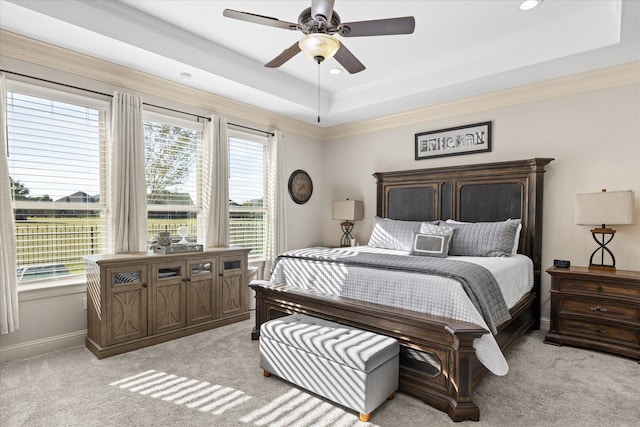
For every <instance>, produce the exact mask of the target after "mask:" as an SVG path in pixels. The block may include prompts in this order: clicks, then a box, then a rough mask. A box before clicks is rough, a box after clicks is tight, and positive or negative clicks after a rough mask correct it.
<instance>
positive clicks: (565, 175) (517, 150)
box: [324, 83, 640, 317]
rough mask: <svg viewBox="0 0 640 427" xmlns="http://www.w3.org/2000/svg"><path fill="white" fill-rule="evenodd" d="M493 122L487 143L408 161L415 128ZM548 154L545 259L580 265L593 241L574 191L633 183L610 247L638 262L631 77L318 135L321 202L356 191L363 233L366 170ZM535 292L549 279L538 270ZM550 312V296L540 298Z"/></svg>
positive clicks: (369, 198) (638, 167) (637, 151)
mask: <svg viewBox="0 0 640 427" xmlns="http://www.w3.org/2000/svg"><path fill="white" fill-rule="evenodd" d="M489 120H490V121H492V122H493V129H492V131H493V137H492V151H491V152H490V153H478V154H468V155H463V156H453V157H444V158H436V159H428V160H418V161H416V160H414V147H413V144H414V134H415V133H419V132H424V131H429V130H435V129H442V128H447V127H452V126H456V125H463V124H468V123H475V122H481V121H489ZM532 157H551V158H554V159H555V160H554V161H553V162H551V163H550V164H549V165H548V166H547V168H546V170H547V172H546V174H545V186H544V191H545V194H544V212H543V224H544V230H543V247H542V265H543V268H545V269H546V268H547V267H548V266H551V265H552V263H553V260H554V259H556V258H559V259H567V260H569V261H571V264H572V265H583V266H584V265H586V264H588V260H589V256H590V255H591V252H592V251H593V250H594V249H595V248H596V244H595V242H594V241H593V239H592V237H591V233H590V232H589V229H590V227H585V226H578V225H575V224H574V218H573V201H574V195H575V194H576V193H585V192H597V191H600V190H601V189H602V188H606V189H608V190H610V191H614V190H633V191H634V192H635V197H636V204H635V205H636V208H635V213H636V224H635V225H624V226H617V227H615V228H616V229H617V233H616V235H615V239H614V240H613V241H612V243H611V244H610V248H611V249H612V251H613V253H614V254H615V256H616V264H617V266H618V268H620V269H630V270H640V215H639V209H640V84H638V83H632V84H625V85H622V86H615V87H611V88H607V89H597V90H592V91H589V92H586V93H578V94H572V95H566V96H560V97H557V98H550V99H545V100H541V101H535V102H526V103H523V104H519V105H510V106H508V107H503V108H494V109H489V110H485V111H481V112H472V113H467V114H462V115H457V116H456V115H450V116H449V117H446V118H440V119H437V120H431V121H430V120H428V117H425V120H424V121H423V122H420V123H416V124H411V125H403V126H401V127H399V128H393V129H388V130H383V131H377V132H373V133H366V134H359V135H354V136H349V137H342V138H337V139H334V140H331V141H328V142H327V143H326V148H325V173H324V176H325V185H326V187H327V189H328V190H327V197H328V199H327V201H326V202H325V205H327V206H328V205H329V204H330V200H331V199H332V198H333V199H343V198H347V197H348V198H354V199H359V200H363V201H364V204H365V219H364V220H363V221H361V222H357V223H356V226H355V235H356V237H357V239H358V240H359V241H361V242H366V240H367V239H368V236H369V234H370V232H371V227H372V217H373V216H374V215H375V208H376V205H375V180H374V178H373V177H372V174H373V173H374V172H379V171H392V170H404V169H422V168H430V167H439V166H450V165H457V164H467V163H485V162H494V161H506V160H518V159H528V158H532ZM324 229H325V233H324V236H325V241H324V243H326V244H331V243H334V242H336V241H338V239H339V238H340V231H339V226H338V224H337V221H331V220H330V219H328V217H325V221H324ZM542 284H543V298H542V299H543V301H544V300H546V298H547V296H548V290H549V285H550V280H549V277H548V275H547V274H543V282H542ZM543 316H544V317H548V302H547V303H545V305H544V307H543Z"/></svg>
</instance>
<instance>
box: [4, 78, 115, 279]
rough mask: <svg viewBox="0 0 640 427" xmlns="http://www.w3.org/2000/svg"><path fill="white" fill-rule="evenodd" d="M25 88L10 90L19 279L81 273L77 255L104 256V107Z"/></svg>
mask: <svg viewBox="0 0 640 427" xmlns="http://www.w3.org/2000/svg"><path fill="white" fill-rule="evenodd" d="M25 92H30V93H22V92H19V91H8V92H7V159H8V165H9V175H10V184H11V188H12V195H13V200H14V207H15V210H14V213H15V220H16V221H15V223H16V246H17V263H18V278H19V280H21V281H26V280H30V279H51V278H55V277H59V276H66V275H69V274H74V273H81V272H83V271H84V270H85V263H84V261H83V259H82V257H83V256H85V255H87V254H96V253H102V252H103V251H104V249H105V243H106V239H105V230H106V228H105V213H106V205H105V196H104V194H105V189H106V182H105V174H104V171H105V162H106V155H105V154H106V152H105V147H106V109H107V104H106V103H102V102H99V101H95V100H93V99H89V98H87V99H86V100H83V99H82V98H80V97H74V99H75V101H74V102H66V100H67V99H69V95H66V94H63V93H57V92H55V91H51V90H42V91H39V90H38V88H32V89H31V90H29V91H25ZM40 93H42V95H40V96H39V94H40ZM83 101H85V102H83Z"/></svg>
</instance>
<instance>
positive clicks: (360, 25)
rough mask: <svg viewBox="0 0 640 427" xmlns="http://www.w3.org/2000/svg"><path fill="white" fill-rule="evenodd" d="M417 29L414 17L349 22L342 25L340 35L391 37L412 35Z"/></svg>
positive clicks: (339, 30)
mask: <svg viewBox="0 0 640 427" xmlns="http://www.w3.org/2000/svg"><path fill="white" fill-rule="evenodd" d="M415 27H416V20H415V18H414V17H413V16H405V17H402V18H388V19H377V20H373V21H359V22H348V23H346V24H342V25H340V28H339V29H338V33H339V34H340V35H341V36H343V37H365V36H391V35H394V34H411V33H413V30H414V29H415Z"/></svg>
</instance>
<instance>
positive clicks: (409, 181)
mask: <svg viewBox="0 0 640 427" xmlns="http://www.w3.org/2000/svg"><path fill="white" fill-rule="evenodd" d="M552 160H553V159H549V158H535V159H529V160H515V161H509V162H498V163H485V164H474V165H465V166H450V167H440V168H432V169H416V170H405V171H395V172H376V173H374V174H373V176H374V177H375V178H376V180H377V208H376V214H377V215H378V216H380V217H383V218H392V219H401V220H408V221H433V220H436V219H443V220H446V219H455V220H458V221H466V222H479V221H504V220H506V219H509V218H512V219H517V218H520V219H521V221H522V231H521V232H520V246H519V249H518V252H519V253H522V254H524V255H527V256H528V257H529V258H531V260H532V261H533V269H534V289H533V291H534V292H535V294H536V301H535V304H534V306H535V310H537V312H536V316H535V319H536V320H535V322H536V323H535V325H534V328H535V329H539V328H540V274H541V253H542V199H543V197H542V195H543V189H544V185H543V184H544V167H545V165H547V164H548V163H549V162H551V161H552Z"/></svg>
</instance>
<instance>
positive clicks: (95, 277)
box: [85, 248, 249, 358]
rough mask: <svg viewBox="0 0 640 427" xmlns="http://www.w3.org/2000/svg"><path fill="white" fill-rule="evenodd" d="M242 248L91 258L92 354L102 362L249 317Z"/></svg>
mask: <svg viewBox="0 0 640 427" xmlns="http://www.w3.org/2000/svg"><path fill="white" fill-rule="evenodd" d="M248 252H249V250H248V249H244V248H208V249H205V251H204V252H191V253H183V254H171V255H160V254H154V253H139V254H121V255H95V256H87V257H85V260H86V261H87V341H86V344H87V348H88V349H89V350H91V352H93V354H95V355H96V356H97V357H98V358H103V357H107V356H113V355H115V354H120V353H123V352H126V351H131V350H136V349H139V348H142V347H146V346H149V345H154V344H158V343H160V342H164V341H168V340H172V339H174V338H178V337H182V336H185V335H190V334H193V333H196V332H201V331H204V330H207V329H212V328H216V327H218V326H223V325H227V324H229V323H233V322H237V321H240V320H245V319H248V318H249V311H248V307H247V254H248Z"/></svg>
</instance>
